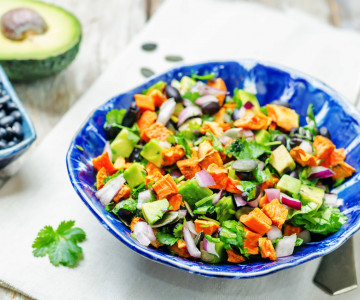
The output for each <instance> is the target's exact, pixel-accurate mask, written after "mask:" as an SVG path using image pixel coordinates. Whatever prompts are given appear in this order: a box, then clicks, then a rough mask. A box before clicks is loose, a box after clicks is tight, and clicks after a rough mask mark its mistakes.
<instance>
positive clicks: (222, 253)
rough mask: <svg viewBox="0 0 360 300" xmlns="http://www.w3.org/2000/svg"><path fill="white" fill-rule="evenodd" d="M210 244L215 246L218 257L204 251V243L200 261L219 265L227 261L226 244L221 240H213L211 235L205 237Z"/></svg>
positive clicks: (202, 243) (201, 245)
mask: <svg viewBox="0 0 360 300" xmlns="http://www.w3.org/2000/svg"><path fill="white" fill-rule="evenodd" d="M204 239H206V240H207V241H208V242H210V243H214V244H215V252H216V255H214V254H212V253H209V252H207V251H205V250H204V241H203V242H201V243H200V249H201V257H200V259H201V260H202V261H204V262H207V263H211V264H217V263H220V262H223V261H225V260H226V250H225V244H224V243H223V242H222V241H221V240H220V239H219V238H213V237H211V236H210V235H208V234H207V235H205V238H204Z"/></svg>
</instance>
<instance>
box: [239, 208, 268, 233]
mask: <svg viewBox="0 0 360 300" xmlns="http://www.w3.org/2000/svg"><path fill="white" fill-rule="evenodd" d="M240 221H241V223H243V224H245V225H246V226H247V227H249V228H250V229H251V230H253V231H255V232H257V233H259V234H261V235H264V234H265V233H267V232H268V231H269V230H270V229H271V220H270V218H269V217H268V216H267V215H265V214H264V213H263V212H262V211H261V210H260V209H259V208H258V207H256V208H255V209H254V210H252V211H251V212H250V213H249V214H248V215H242V216H241V217H240Z"/></svg>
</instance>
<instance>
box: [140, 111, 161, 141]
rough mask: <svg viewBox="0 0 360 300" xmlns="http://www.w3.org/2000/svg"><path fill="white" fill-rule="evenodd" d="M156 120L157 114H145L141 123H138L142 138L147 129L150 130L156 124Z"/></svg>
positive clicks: (141, 118) (150, 112)
mask: <svg viewBox="0 0 360 300" xmlns="http://www.w3.org/2000/svg"><path fill="white" fill-rule="evenodd" d="M156 119H157V114H156V112H153V111H151V110H146V111H144V112H143V114H142V115H141V117H140V119H139V121H137V125H138V127H139V129H140V132H141V138H143V137H142V135H143V133H144V131H145V130H146V129H147V128H149V127H150V126H151V125H152V124H154V123H155V121H156Z"/></svg>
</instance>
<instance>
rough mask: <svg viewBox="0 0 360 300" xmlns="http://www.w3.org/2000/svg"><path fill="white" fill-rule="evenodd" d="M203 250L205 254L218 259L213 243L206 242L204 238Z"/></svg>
mask: <svg viewBox="0 0 360 300" xmlns="http://www.w3.org/2000/svg"><path fill="white" fill-rule="evenodd" d="M203 249H204V250H205V251H206V252H208V253H210V254H212V255H215V256H217V257H219V254H218V253H217V252H216V250H215V243H214V242H210V241H208V240H207V239H206V238H205V239H204V243H203Z"/></svg>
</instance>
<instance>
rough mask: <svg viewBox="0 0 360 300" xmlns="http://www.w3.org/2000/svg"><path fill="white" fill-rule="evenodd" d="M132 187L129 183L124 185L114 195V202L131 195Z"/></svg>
mask: <svg viewBox="0 0 360 300" xmlns="http://www.w3.org/2000/svg"><path fill="white" fill-rule="evenodd" d="M130 191H131V189H130V188H129V187H128V186H127V185H125V184H124V185H123V186H122V187H121V189H120V191H118V193H117V194H116V195H115V197H114V199H113V200H114V202H115V203H118V202H119V201H120V200H121V199H127V198H129V196H130Z"/></svg>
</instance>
